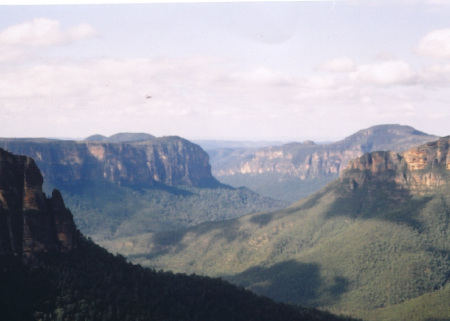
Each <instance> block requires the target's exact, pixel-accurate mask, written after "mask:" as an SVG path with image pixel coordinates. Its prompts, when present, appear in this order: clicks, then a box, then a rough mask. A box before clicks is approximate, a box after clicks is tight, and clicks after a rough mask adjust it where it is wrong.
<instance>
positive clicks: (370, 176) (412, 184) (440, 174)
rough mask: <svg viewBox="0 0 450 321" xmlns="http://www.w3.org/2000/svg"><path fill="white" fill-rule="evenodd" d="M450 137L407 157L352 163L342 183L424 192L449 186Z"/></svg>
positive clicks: (373, 156) (370, 157) (369, 157)
mask: <svg viewBox="0 0 450 321" xmlns="http://www.w3.org/2000/svg"><path fill="white" fill-rule="evenodd" d="M449 145H450V136H448V137H443V138H441V139H439V140H437V141H434V142H429V143H426V144H424V145H421V146H418V147H414V148H412V149H409V150H407V151H405V152H403V153H397V152H373V153H369V154H365V155H363V156H361V157H359V158H356V159H354V160H351V161H350V162H349V163H348V165H347V169H346V170H345V171H344V172H343V173H342V175H341V180H348V181H349V182H350V184H353V185H355V186H365V185H368V183H369V182H374V181H386V180H387V181H391V182H394V183H396V184H397V186H399V187H401V188H407V189H408V190H412V191H414V190H416V191H424V190H427V189H430V188H435V187H438V186H442V185H444V184H447V181H448V176H449V175H450V150H449Z"/></svg>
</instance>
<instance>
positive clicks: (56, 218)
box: [0, 149, 78, 261]
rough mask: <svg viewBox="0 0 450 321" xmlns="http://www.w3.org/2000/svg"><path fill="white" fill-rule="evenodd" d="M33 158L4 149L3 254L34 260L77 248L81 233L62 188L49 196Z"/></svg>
mask: <svg viewBox="0 0 450 321" xmlns="http://www.w3.org/2000/svg"><path fill="white" fill-rule="evenodd" d="M42 183H43V178H42V175H41V173H40V171H39V169H38V167H37V166H36V164H35V162H34V161H33V159H31V158H29V157H25V156H16V155H13V154H11V153H9V152H6V151H4V150H2V149H0V254H2V255H5V254H10V255H15V256H22V257H23V258H24V259H25V260H27V261H29V260H33V259H34V258H35V257H36V255H37V254H38V253H40V252H49V251H61V252H65V251H68V250H71V249H73V248H74V247H76V245H77V237H78V232H77V229H76V227H75V224H74V222H73V218H72V214H71V213H70V211H69V210H68V209H66V207H65V205H64V202H63V199H62V197H61V194H60V193H59V191H57V190H54V191H53V193H52V196H51V197H50V198H47V197H46V195H45V194H44V193H43V192H42Z"/></svg>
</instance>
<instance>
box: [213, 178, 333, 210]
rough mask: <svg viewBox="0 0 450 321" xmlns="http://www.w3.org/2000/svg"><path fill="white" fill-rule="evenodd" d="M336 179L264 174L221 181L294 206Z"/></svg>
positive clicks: (222, 179)
mask: <svg viewBox="0 0 450 321" xmlns="http://www.w3.org/2000/svg"><path fill="white" fill-rule="evenodd" d="M336 178H337V175H330V176H327V177H318V178H310V179H301V178H299V177H293V176H287V175H283V174H280V173H263V174H234V175H229V176H221V177H220V181H221V182H222V183H225V184H228V185H231V186H234V187H238V186H246V187H248V188H250V189H251V190H252V191H255V192H256V193H258V194H260V195H264V196H266V197H271V198H274V199H278V200H282V201H285V202H288V203H289V204H292V203H294V202H296V201H298V200H299V199H302V198H305V197H306V196H309V195H311V194H313V193H315V192H317V191H318V190H320V189H321V188H323V187H324V186H325V185H326V184H327V183H329V182H331V181H332V180H333V179H336Z"/></svg>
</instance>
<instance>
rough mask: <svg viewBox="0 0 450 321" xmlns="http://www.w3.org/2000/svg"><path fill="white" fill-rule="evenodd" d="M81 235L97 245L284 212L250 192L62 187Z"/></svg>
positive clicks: (107, 185) (100, 184) (94, 184)
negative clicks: (263, 211) (244, 217)
mask: <svg viewBox="0 0 450 321" xmlns="http://www.w3.org/2000/svg"><path fill="white" fill-rule="evenodd" d="M61 192H62V194H63V196H64V199H65V202H66V204H67V207H69V208H70V209H71V211H72V212H73V214H74V219H75V222H76V224H77V226H78V227H79V228H80V230H81V231H82V232H83V233H85V234H86V235H89V236H90V237H92V238H93V239H94V240H104V239H115V238H118V237H123V236H132V235H138V234H141V233H145V232H149V231H153V232H156V231H167V230H174V229H180V228H185V227H188V226H194V225H197V224H200V223H202V222H205V221H215V220H224V219H230V218H235V217H239V216H242V215H245V214H248V213H254V212H260V211H262V210H268V209H273V208H282V207H284V206H286V203H284V202H281V201H276V200H273V199H270V198H267V197H262V196H260V195H258V194H256V193H254V192H252V191H250V190H249V189H247V188H239V189H235V188H231V187H227V186H222V187H218V188H196V187H189V186H179V187H167V186H165V187H164V186H161V187H155V188H143V189H138V190H137V189H133V188H128V187H124V186H118V185H116V184H112V183H108V182H90V183H89V184H79V185H72V186H65V187H62V188H61Z"/></svg>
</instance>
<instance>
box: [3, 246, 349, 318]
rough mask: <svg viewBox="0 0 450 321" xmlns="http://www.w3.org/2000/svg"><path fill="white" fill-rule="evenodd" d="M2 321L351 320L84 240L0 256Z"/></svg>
mask: <svg viewBox="0 0 450 321" xmlns="http://www.w3.org/2000/svg"><path fill="white" fill-rule="evenodd" d="M0 320H5V321H29V320H30V321H31V320H36V321H38V320H39V321H47V320H48V321H50V320H51V321H66V320H67V321H69V320H71V321H72V320H92V321H97V320H98V321H103V320H108V321H115V320H117V321H119V320H120V321H127V320H130V321H131V320H133V321H135V320H158V321H165V320H186V321H189V320H202V321H203V320H217V321H220V320H242V321H244V320H245V321H251V320H255V321H256V320H258V321H260V320H261V321H263V320H270V321H276V320H283V321H285V320H293V321H295V320H299V321H300V320H317V321H319V320H336V321H337V320H349V319H347V318H339V317H336V316H333V315H331V314H329V313H325V312H320V311H318V310H315V309H304V308H300V307H295V306H289V305H286V304H281V303H274V302H273V301H271V300H269V299H267V298H263V297H258V296H256V295H255V294H252V293H251V292H249V291H246V290H244V289H243V288H237V287H235V286H232V285H231V284H229V283H227V282H225V281H223V280H220V279H211V278H207V277H201V276H195V275H192V276H187V275H182V274H173V273H170V272H168V273H166V272H161V271H160V272H156V271H153V270H149V269H145V268H142V267H140V266H136V265H132V264H130V263H127V262H126V261H125V260H124V259H123V257H120V256H113V255H111V254H109V253H108V252H106V251H105V250H104V249H102V248H100V247H98V246H97V245H95V244H94V243H92V242H91V241H88V240H85V239H82V240H81V243H80V245H79V247H78V248H77V249H76V250H74V251H72V252H69V253H64V254H54V253H53V254H50V253H46V254H44V255H42V256H41V257H40V264H39V265H35V266H32V267H30V266H25V265H23V264H22V262H21V261H20V259H18V258H17V257H4V256H3V257H1V260H0Z"/></svg>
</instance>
